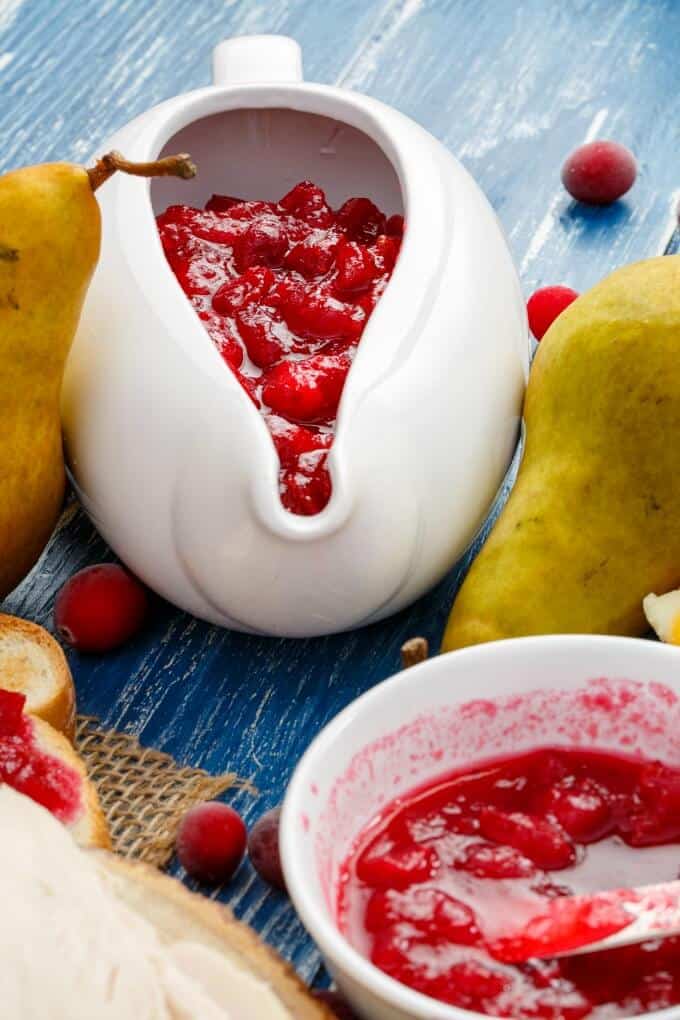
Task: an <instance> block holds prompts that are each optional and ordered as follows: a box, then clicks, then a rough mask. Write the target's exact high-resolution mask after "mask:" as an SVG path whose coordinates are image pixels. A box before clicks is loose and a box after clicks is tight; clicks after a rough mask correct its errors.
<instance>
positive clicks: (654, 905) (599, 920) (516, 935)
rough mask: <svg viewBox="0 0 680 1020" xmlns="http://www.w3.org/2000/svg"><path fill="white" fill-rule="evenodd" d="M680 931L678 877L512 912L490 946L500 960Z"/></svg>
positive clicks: (592, 949) (597, 948)
mask: <svg viewBox="0 0 680 1020" xmlns="http://www.w3.org/2000/svg"><path fill="white" fill-rule="evenodd" d="M671 935H680V881H677V882H664V883H661V884H659V885H647V886H640V887H638V888H636V889H612V890H610V891H607V892H601V893H595V894H594V895H589V896H560V897H557V898H556V899H554V900H549V901H548V902H547V903H541V904H540V905H537V907H536V909H534V905H533V904H527V912H526V913H525V912H523V911H518V912H517V916H516V917H513V919H512V921H511V922H510V924H509V925H508V927H507V929H505V931H504V933H503V936H502V937H501V938H499V939H497V940H495V941H494V942H493V943H492V945H491V946H490V949H491V952H492V953H493V955H494V956H496V957H497V958H498V959H499V960H503V961H504V962H507V963H520V962H522V961H524V960H528V959H531V958H532V957H533V958H546V957H551V958H555V957H562V956H576V955H579V954H581V953H598V952H601V951H602V950H604V949H616V948H618V947H619V946H627V945H631V944H633V943H636V942H647V941H649V940H651V939H658V938H668V937H669V936H671Z"/></svg>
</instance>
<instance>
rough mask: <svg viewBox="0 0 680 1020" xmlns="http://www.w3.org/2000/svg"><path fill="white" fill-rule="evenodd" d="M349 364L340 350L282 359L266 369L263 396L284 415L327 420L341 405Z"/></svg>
mask: <svg viewBox="0 0 680 1020" xmlns="http://www.w3.org/2000/svg"><path fill="white" fill-rule="evenodd" d="M350 364H351V362H350V360H349V358H347V357H345V356H344V355H341V354H340V355H333V354H329V355H323V354H317V355H313V356H312V357H311V358H305V359H304V360H302V361H285V362H281V363H280V364H278V365H275V366H274V368H272V369H270V370H269V371H268V372H267V373H266V375H265V380H264V385H263V387H262V399H263V400H264V402H265V404H267V405H268V406H269V407H270V408H271V409H272V411H274V412H276V414H280V415H283V416H284V417H285V418H290V419H292V420H296V419H297V420H298V421H301V422H322V421H328V420H329V419H330V418H332V417H333V416H334V415H335V413H336V411H337V409H338V404H339V402H340V396H341V394H342V390H343V387H344V385H345V379H346V378H347V373H348V372H349V369H350Z"/></svg>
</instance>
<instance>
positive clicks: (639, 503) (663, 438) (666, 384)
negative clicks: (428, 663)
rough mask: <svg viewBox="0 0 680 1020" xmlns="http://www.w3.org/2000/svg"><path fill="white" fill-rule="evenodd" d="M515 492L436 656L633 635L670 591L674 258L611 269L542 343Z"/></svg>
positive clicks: (676, 469)
mask: <svg viewBox="0 0 680 1020" xmlns="http://www.w3.org/2000/svg"><path fill="white" fill-rule="evenodd" d="M524 420H525V425H526V446H525V450H524V456H523V459H522V463H521V465H520V469H519V474H518V477H517V481H516V483H515V486H514V488H513V491H512V493H511V495H510V498H509V500H508V503H507V504H506V506H505V508H504V509H503V511H502V513H501V515H500V517H499V519H498V521H497V523H496V525H495V527H494V528H493V530H492V532H491V534H490V536H489V539H488V541H487V542H486V544H485V546H484V547H483V549H482V551H481V552H480V554H479V556H478V557H477V559H476V561H475V562H474V564H473V565H472V568H471V570H470V572H469V574H468V576H467V578H466V580H465V582H464V584H463V586H462V588H461V590H460V592H459V594H458V597H457V599H456V601H455V603H454V606H453V610H452V612H451V616H450V618H449V623H448V627H447V629H446V633H445V636H444V642H443V649H444V650H445V651H449V650H451V649H454V648H461V647H463V646H466V645H473V644H478V643H480V642H483V641H493V640H496V639H499V638H509V637H519V636H522V635H526V634H548V633H599V634H629V635H639V634H642V633H644V632H645V631H646V630H647V624H646V622H645V617H644V614H643V610H642V599H643V597H644V596H645V595H646V594H647V593H648V592H657V593H661V592H665V591H668V590H669V589H671V588H674V587H677V586H678V585H680V256H664V257H659V258H654V259H649V260H647V261H645V262H638V263H636V264H634V265H630V266H626V267H624V268H623V269H619V270H618V271H617V272H615V273H613V274H612V275H611V276H609V277H607V278H606V279H605V280H603V281H602V282H601V283H599V284H598V285H597V286H596V287H594V288H593V289H592V290H590V291H589V292H588V293H587V294H584V295H583V296H582V297H580V298H578V300H576V301H575V302H574V303H573V304H572V305H570V306H569V308H567V309H566V311H565V312H563V313H562V315H560V316H559V318H558V319H557V320H556V321H555V323H554V324H553V326H552V327H551V328H550V330H549V331H548V332H547V334H546V336H545V337H544V339H543V341H542V342H541V345H540V347H539V350H538V353H537V356H536V358H535V361H534V364H533V367H532V371H531V376H530V379H529V385H528V388H527V393H526V401H525V407H524Z"/></svg>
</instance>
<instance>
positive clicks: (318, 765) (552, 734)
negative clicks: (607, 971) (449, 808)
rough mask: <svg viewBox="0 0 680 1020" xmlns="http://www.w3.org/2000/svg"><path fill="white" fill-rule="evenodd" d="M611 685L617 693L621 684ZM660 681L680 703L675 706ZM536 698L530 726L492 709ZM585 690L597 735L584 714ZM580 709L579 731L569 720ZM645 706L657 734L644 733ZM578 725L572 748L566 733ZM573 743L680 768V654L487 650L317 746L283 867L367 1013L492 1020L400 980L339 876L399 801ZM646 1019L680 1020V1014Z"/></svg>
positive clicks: (479, 649)
mask: <svg viewBox="0 0 680 1020" xmlns="http://www.w3.org/2000/svg"><path fill="white" fill-rule="evenodd" d="M602 678H606V680H605V681H603V680H602ZM607 680H609V681H611V682H612V683H613V684H614V685H615V686H614V688H611V687H607V682H606V681H607ZM620 684H621V686H619V685H620ZM623 684H625V687H626V689H627V690H628V691H631V690H633V691H635V698H637V699H639V700H635V698H634V699H633V700H632V701H629V702H628V704H627V707H626V705H625V704H624V703H625V701H626V699H625V698H622V699H621V704H622V705H623V706H624V707H622V708H621V710H620V712H617V715H616V717H617V718H618V719H619V720H626V722H625V725H624V724H622V725H621V728H620V729H618V730H612V727H611V718H612V716H611V714H610V712H609V711H608V710H607V711H605V709H604V708H601V707H600V705H602V704H605V703H606V702H605V699H606V698H607V697H609V695H610V694H611V691H612V690H613V689H616V690H621V691H623V689H624V687H623ZM655 684H657V685H658V684H661V685H665V688H666V689H668V688H670V690H671V692H674V693H672V694H670V696H668V692H667V691H666V693H664V691H662V690H661V689H660V688H659V687H658V686H655ZM607 691H608V692H609V693H607ZM527 692H544V693H543V694H537V695H534V696H532V697H536V698H537V699H538V701H537V702H536V704H535V705H533V707H532V712H531V716H530V717H528V716H527V717H526V718H524V717H523V715H522V713H523V712H526V709H522V708H521V707H520V708H512V707H507V706H506V709H504V710H500V711H499V712H498V715H497V716H494V715H493V713H491V712H489V711H488V701H487V700H486V699H491V700H494V701H496V700H497V699H503V698H508V697H509V696H514V695H524V694H526V693H527ZM584 692H585V697H587V698H588V701H587V702H586V705H587V712H588V724H587V725H583V720H582V718H581V715H580V713H582V711H583V698H584ZM480 699H485V701H484V702H481V701H480ZM514 701H515V702H517V699H516V698H514ZM520 704H521V699H520ZM617 704H618V702H617ZM573 705H576V706H577V710H574V715H575V718H576V722H572V723H569V722H568V720H569V719H570V712H571V711H572V708H570V706H573ZM463 706H467V707H466V708H465V710H464V711H465V715H464V719H465V722H464V725H463V726H462V727H461V726H460V720H461V709H462V707H463ZM640 710H641V711H642V713H643V716H642V718H643V719H645V720H647V721H648V722H649V729H646V728H645V726H644V725H641V723H640V714H639V713H640ZM513 713H514V714H513ZM423 719H425V720H427V723H426V725H422V723H421V722H420V720H423ZM558 720H559V721H558ZM565 720H567V723H566V724H565V726H564V732H565V733H569V734H570V735H569V737H568V739H566V738H564V736H563V735H562V736H561V735H560V729H561V727H562V724H563V721H565ZM579 720H580V721H579ZM508 732H511V733H513V734H514V737H512V738H509V737H508ZM453 734H455V736H454V735H453ZM559 743H561V744H562V745H563V746H578V745H579V744H580V745H581V746H584V747H587V748H593V747H599V748H601V749H603V750H607V749H609V750H614V751H616V750H623V751H624V752H625V753H627V754H631V753H635V752H636V751H637V752H639V753H641V754H644V755H648V756H650V757H652V758H654V757H660V758H662V759H663V760H665V761H667V762H668V763H669V764H671V765H675V766H680V652H679V651H678V649H677V648H672V647H671V646H669V645H661V644H657V643H653V642H651V641H641V640H635V639H632V638H615V637H595V636H586V637H581V636H574V635H570V636H566V637H562V636H549V637H531V638H520V639H516V640H513V641H499V642H493V643H490V644H484V645H478V646H476V647H473V648H469V649H465V650H463V651H457V652H451V653H449V654H447V655H441V656H439V657H437V658H433V659H430V660H429V661H428V662H425V663H423V664H422V665H419V666H414V667H412V668H411V669H408V670H406V671H405V672H403V673H400V674H398V675H397V676H395V677H392V678H391V679H390V680H386V681H385V682H384V683H382V684H379V685H378V686H377V687H374V688H373V689H372V690H370V691H369V692H368V693H367V694H364V695H363V696H362V697H361V698H359V699H357V700H356V701H354V702H353V703H352V704H351V705H350V706H349V707H348V708H346V709H345V710H344V711H343V712H341V713H340V715H338V716H337V717H336V718H335V719H334V720H333V721H332V722H331V723H330V724H329V725H328V726H326V728H325V729H324V730H323V731H322V732H321V734H320V735H319V736H318V737H317V738H316V740H315V741H314V742H313V744H312V745H311V747H310V748H309V750H308V751H307V753H306V754H305V755H304V757H303V758H302V761H301V762H300V764H299V765H298V768H297V769H296V771H295V774H294V776H293V779H292V781H291V783H290V786H289V788H288V792H287V794H286V799H285V803H284V808H283V816H282V822H281V852H282V858H283V868H284V873H285V876H286V884H287V887H288V891H289V893H290V895H291V898H292V900H293V903H294V904H295V906H296V908H297V911H298V913H299V914H300V917H301V918H302V920H303V922H304V923H305V925H306V927H307V928H308V930H309V931H310V933H311V935H312V936H313V937H314V939H315V940H316V942H317V943H318V945H319V947H320V949H321V952H322V953H323V955H324V958H325V960H326V963H327V965H328V967H329V969H330V971H331V973H332V974H333V975H334V977H335V979H336V981H337V983H338V985H339V986H340V988H341V990H342V991H343V993H344V994H345V996H346V997H347V999H348V1000H349V1002H350V1003H351V1004H352V1006H353V1007H354V1008H355V1009H356V1010H357V1012H358V1013H359V1015H360V1016H362V1017H364V1018H366V1020H414V1018H416V1020H472V1018H479V1020H481V1016H480V1014H478V1013H471V1012H469V1011H466V1010H461V1009H458V1008H456V1007H453V1006H448V1005H445V1004H443V1003H439V1002H435V1001H434V1000H432V999H430V998H428V997H426V996H423V995H421V994H420V993H418V992H414V991H412V990H411V989H409V988H407V987H405V986H404V985H401V984H399V983H398V982H396V981H394V980H392V979H391V978H389V977H388V976H387V975H386V974H384V973H382V972H381V971H379V970H378V969H377V968H376V967H374V966H373V965H372V964H371V963H370V962H369V961H368V960H367V959H365V958H364V957H363V956H362V955H360V954H359V953H358V952H357V950H355V949H354V948H353V947H352V946H351V945H350V944H349V942H348V941H347V940H346V939H345V938H344V937H343V936H342V935H341V934H340V932H339V931H338V929H337V927H336V925H335V922H334V910H333V901H334V897H335V894H336V891H337V877H338V869H339V866H340V865H341V863H342V861H343V860H344V859H345V857H346V855H347V853H348V851H349V849H350V848H351V846H352V843H353V840H354V839H355V838H356V837H357V835H358V834H359V832H360V831H361V829H362V828H363V827H364V826H365V825H366V824H367V823H368V822H369V821H370V820H371V819H372V818H373V817H375V815H376V814H377V813H378V812H379V811H380V809H381V808H382V807H383V806H384V805H385V804H386V803H388V802H389V801H391V800H393V798H394V797H397V796H399V794H401V793H405V792H407V791H408V790H410V789H413V788H414V787H418V786H420V785H422V784H424V783H426V782H427V781H428V780H430V779H434V778H435V777H437V776H441V775H442V774H445V773H446V772H447V771H451V770H453V769H456V768H461V767H463V766H464V765H472V764H474V762H475V761H483V760H484V759H488V758H489V757H492V756H497V755H498V754H502V753H512V752H520V751H522V750H530V749H532V748H536V747H540V746H551V745H553V746H554V745H555V744H559ZM366 749H370V750H369V751H367V750H366ZM645 1017H646V1020H652V1018H654V1020H677V1017H678V1008H677V1007H675V1008H672V1009H667V1010H657V1011H656V1012H654V1013H647V1014H645ZM486 1020H488V1017H487V1018H486Z"/></svg>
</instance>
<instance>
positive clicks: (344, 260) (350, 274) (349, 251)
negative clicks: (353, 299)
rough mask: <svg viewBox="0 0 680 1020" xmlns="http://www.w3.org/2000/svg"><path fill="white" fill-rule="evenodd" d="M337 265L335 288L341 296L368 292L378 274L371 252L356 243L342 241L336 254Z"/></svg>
mask: <svg viewBox="0 0 680 1020" xmlns="http://www.w3.org/2000/svg"><path fill="white" fill-rule="evenodd" d="M335 265H336V267H337V270H338V272H337V276H336V277H335V288H336V290H338V291H340V293H341V294H353V293H356V292H357V291H362V290H366V288H367V287H370V285H371V283H372V282H373V280H374V278H375V276H376V273H377V267H376V264H375V261H374V260H373V257H372V255H371V253H370V251H369V250H368V248H364V246H363V245H361V244H358V243H357V242H356V241H347V240H342V241H341V242H340V243H339V245H338V247H337V249H336V252H335Z"/></svg>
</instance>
